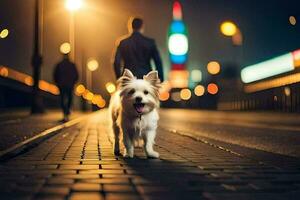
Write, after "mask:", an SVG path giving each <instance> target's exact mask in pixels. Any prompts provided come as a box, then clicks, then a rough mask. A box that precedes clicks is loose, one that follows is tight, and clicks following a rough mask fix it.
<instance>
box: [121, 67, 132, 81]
mask: <svg viewBox="0 0 300 200" xmlns="http://www.w3.org/2000/svg"><path fill="white" fill-rule="evenodd" d="M123 76H124V77H127V78H129V79H133V78H134V75H133V74H132V72H131V71H130V70H129V69H124V73H123Z"/></svg>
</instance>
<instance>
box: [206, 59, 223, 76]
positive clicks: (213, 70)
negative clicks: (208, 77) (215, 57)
mask: <svg viewBox="0 0 300 200" xmlns="http://www.w3.org/2000/svg"><path fill="white" fill-rule="evenodd" d="M220 69H221V67H220V64H219V63H218V62H216V61H211V62H209V63H208V64H207V71H208V73H210V74H213V75H215V74H218V73H219V72H220Z"/></svg>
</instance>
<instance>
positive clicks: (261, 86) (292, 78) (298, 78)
mask: <svg viewBox="0 0 300 200" xmlns="http://www.w3.org/2000/svg"><path fill="white" fill-rule="evenodd" d="M299 82H300V73H295V74H291V75H287V76H284V77H280V78H275V79H272V80H266V81H261V82H259V83H252V84H248V85H245V86H244V91H245V92H247V93H252V92H258V91H261V90H266V89H271V88H276V87H281V86H285V85H290V84H294V83H299Z"/></svg>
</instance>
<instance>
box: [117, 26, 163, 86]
mask: <svg viewBox="0 0 300 200" xmlns="http://www.w3.org/2000/svg"><path fill="white" fill-rule="evenodd" d="M151 59H153V61H154V63H155V66H156V70H157V71H158V75H159V78H160V79H161V81H163V69H162V62H161V59H160V55H159V52H158V50H157V47H156V44H155V41H154V40H153V39H151V38H148V37H145V36H144V35H142V34H141V33H139V32H133V33H132V34H131V35H130V36H129V37H127V38H125V39H123V40H121V41H120V44H119V46H118V47H117V50H116V54H115V59H114V70H115V73H116V76H117V78H119V77H120V76H121V75H122V73H123V70H124V68H127V69H129V70H130V71H132V72H133V74H134V75H135V76H137V77H138V78H143V75H146V74H147V73H148V72H149V71H151V70H152V68H151V64H150V61H151Z"/></svg>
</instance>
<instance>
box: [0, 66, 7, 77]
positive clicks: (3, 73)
mask: <svg viewBox="0 0 300 200" xmlns="http://www.w3.org/2000/svg"><path fill="white" fill-rule="evenodd" d="M0 76H4V77H7V76H8V69H7V68H6V67H0Z"/></svg>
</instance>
